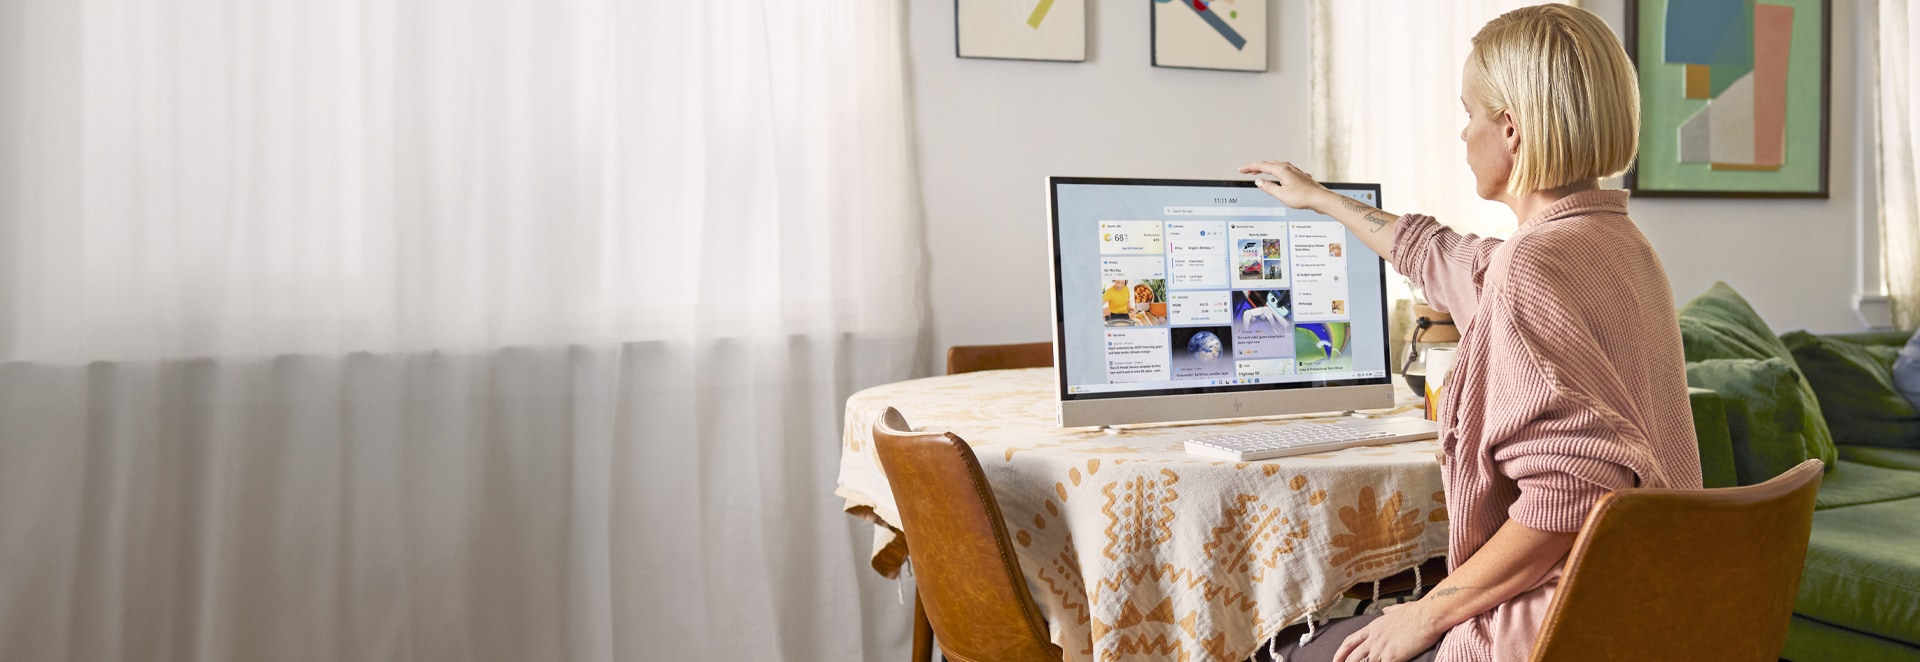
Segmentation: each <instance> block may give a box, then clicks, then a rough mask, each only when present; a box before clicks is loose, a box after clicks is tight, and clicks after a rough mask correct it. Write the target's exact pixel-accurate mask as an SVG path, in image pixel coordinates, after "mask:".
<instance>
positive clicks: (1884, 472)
mask: <svg viewBox="0 0 1920 662" xmlns="http://www.w3.org/2000/svg"><path fill="white" fill-rule="evenodd" d="M1913 497H1920V471H1908V470H1906V469H1889V468H1887V467H1876V466H1873V465H1871V464H1859V463H1856V462H1848V461H1846V460H1841V461H1839V462H1836V463H1834V466H1833V468H1832V469H1830V470H1828V471H1827V475H1826V476H1825V477H1823V478H1821V479H1820V493H1819V494H1818V495H1815V497H1814V502H1813V503H1814V508H1815V509H1821V510H1824V509H1827V508H1839V507H1842V506H1858V505H1863V504H1869V503H1880V502H1882V501H1895V500H1899V499H1911V498H1913ZM1916 506H1920V502H1916ZM1913 516H1914V519H1915V521H1914V524H1916V525H1920V511H1915V512H1914V514H1913Z"/></svg>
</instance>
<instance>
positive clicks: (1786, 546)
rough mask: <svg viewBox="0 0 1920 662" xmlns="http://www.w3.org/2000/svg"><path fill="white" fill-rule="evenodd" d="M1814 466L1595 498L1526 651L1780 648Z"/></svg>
mask: <svg viewBox="0 0 1920 662" xmlns="http://www.w3.org/2000/svg"><path fill="white" fill-rule="evenodd" d="M1822 469H1823V467H1822V465H1821V463H1820V461H1819V460H1808V461H1806V462H1804V463H1801V464H1800V466H1797V467H1794V468H1793V469H1791V470H1789V471H1787V472H1786V473H1783V474H1780V475H1779V476H1776V477H1774V479H1773V480H1769V481H1767V482H1765V483H1761V484H1759V485H1749V486H1747V487H1729V488H1720V489H1711V490H1668V489H1651V488H1633V489H1623V490H1617V491H1615V492H1613V493H1611V494H1608V495H1607V496H1605V497H1602V498H1601V499H1600V502H1599V503H1598V504H1596V505H1594V507H1593V512H1592V513H1589V514H1588V515H1587V522H1586V524H1585V525H1584V526H1582V527H1581V529H1580V537H1579V538H1577V539H1575V541H1574V543H1573V551H1572V553H1570V554H1569V555H1568V557H1567V565H1566V570H1565V575H1564V576H1563V577H1561V579H1560V588H1559V590H1558V591H1557V592H1556V593H1555V594H1554V597H1553V604H1552V605H1550V606H1549V607H1548V609H1547V616H1546V620H1545V621H1544V622H1543V623H1542V624H1541V626H1540V637H1539V639H1538V640H1536V641H1535V642H1534V646H1533V659H1534V660H1553V661H1555V662H1558V661H1560V660H1576V661H1578V660H1729V661H1731V660H1777V659H1779V657H1780V648H1781V646H1782V645H1784V644H1785V643H1786V641H1787V621H1788V619H1790V618H1791V617H1792V616H1793V600H1794V598H1795V597H1796V596H1797V594H1798V593H1799V591H1800V569H1801V566H1802V565H1803V564H1804V563H1805V562H1806V558H1807V536H1808V534H1809V533H1810V532H1811V531H1812V528H1813V497H1814V493H1815V492H1817V491H1819V489H1820V475H1821V471H1822Z"/></svg>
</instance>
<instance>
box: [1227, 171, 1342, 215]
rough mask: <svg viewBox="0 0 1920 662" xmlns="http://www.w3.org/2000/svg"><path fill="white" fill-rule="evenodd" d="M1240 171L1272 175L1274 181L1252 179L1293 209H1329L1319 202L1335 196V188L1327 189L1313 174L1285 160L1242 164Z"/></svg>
mask: <svg viewBox="0 0 1920 662" xmlns="http://www.w3.org/2000/svg"><path fill="white" fill-rule="evenodd" d="M1240 173H1241V174H1246V175H1268V176H1270V177H1273V179H1272V180H1265V179H1255V180H1253V181H1254V183H1255V184H1257V185H1259V187H1260V190H1262V191H1266V192H1267V195H1271V196H1273V197H1274V199H1276V200H1279V201H1280V202H1281V204H1284V205H1286V206H1288V207H1292V208H1294V209H1310V210H1313V211H1317V212H1321V213H1325V212H1326V210H1324V209H1321V208H1320V205H1322V204H1325V203H1326V200H1327V199H1328V198H1329V197H1330V196H1332V195H1334V193H1333V192H1332V191H1329V190H1327V187H1325V186H1321V185H1320V182H1317V181H1314V179H1313V175H1309V174H1307V173H1306V171H1303V170H1301V169H1299V168H1297V167H1294V165H1293V164H1291V163H1287V162H1284V161H1255V162H1253V163H1249V164H1246V165H1243V166H1240Z"/></svg>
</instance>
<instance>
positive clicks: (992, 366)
mask: <svg viewBox="0 0 1920 662" xmlns="http://www.w3.org/2000/svg"><path fill="white" fill-rule="evenodd" d="M1051 367H1053V343H1051V342H1030V343H1020V344H1016V345H954V346H953V347H952V348H951V349H948V350H947V374H949V375H958V374H960V373H963V372H974V371H977V370H1008V369H1012V368H1051Z"/></svg>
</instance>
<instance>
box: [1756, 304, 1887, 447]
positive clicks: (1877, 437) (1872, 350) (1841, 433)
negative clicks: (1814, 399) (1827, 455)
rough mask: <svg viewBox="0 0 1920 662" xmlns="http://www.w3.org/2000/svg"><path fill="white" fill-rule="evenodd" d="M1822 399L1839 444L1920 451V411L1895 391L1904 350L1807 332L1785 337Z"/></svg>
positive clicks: (1801, 367) (1824, 409)
mask: <svg viewBox="0 0 1920 662" xmlns="http://www.w3.org/2000/svg"><path fill="white" fill-rule="evenodd" d="M1780 340H1781V341H1782V342H1784V343H1786V345H1787V349H1789V350H1792V351H1793V359H1794V361H1795V362H1796V363H1798V364H1799V366H1800V372H1801V374H1804V375H1806V376H1807V383H1809V384H1812V385H1813V390H1814V391H1815V392H1818V393H1819V394H1820V414H1821V418H1823V419H1825V420H1826V422H1827V428H1828V429H1829V430H1831V431H1832V434H1833V443H1835V444H1857V445H1863V446H1893V447H1899V448H1920V411H1916V410H1915V409H1914V407H1913V403H1911V402H1908V401H1907V398H1906V396H1904V395H1901V394H1900V391H1898V390H1896V389H1895V388H1894V385H1893V361H1894V358H1895V357H1896V356H1897V355H1898V354H1899V352H1900V348H1898V347H1892V346H1888V345H1859V344H1854V343H1851V342H1847V341H1844V340H1840V339H1838V338H1829V337H1822V336H1816V335H1813V334H1811V333H1807V332H1805V331H1795V332H1793V333H1789V334H1786V335H1784V336H1780Z"/></svg>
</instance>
